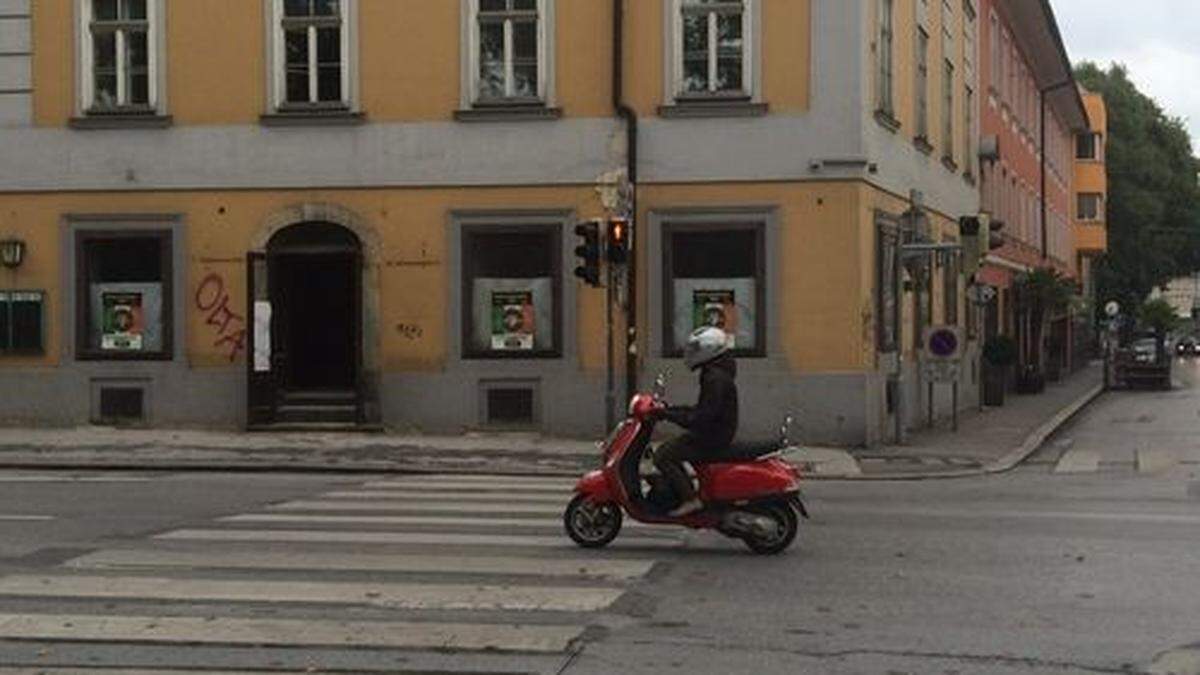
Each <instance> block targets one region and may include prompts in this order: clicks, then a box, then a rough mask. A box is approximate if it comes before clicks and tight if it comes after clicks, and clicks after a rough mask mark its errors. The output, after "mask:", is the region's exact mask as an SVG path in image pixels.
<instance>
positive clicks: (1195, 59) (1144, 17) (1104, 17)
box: [1051, 0, 1200, 154]
mask: <svg viewBox="0 0 1200 675" xmlns="http://www.w3.org/2000/svg"><path fill="white" fill-rule="evenodd" d="M1051 4H1052V5H1053V6H1054V13H1055V14H1056V15H1057V16H1058V23H1059V27H1060V28H1061V29H1062V33H1063V39H1065V40H1066V43H1067V52H1068V53H1069V54H1070V56H1071V60H1072V61H1075V62H1079V61H1084V60H1087V61H1095V62H1096V63H1098V64H1100V65H1101V66H1102V67H1106V68H1107V66H1108V64H1109V63H1111V62H1113V61H1116V62H1118V63H1123V64H1125V65H1126V66H1128V67H1129V74H1130V77H1131V78H1132V80H1133V81H1134V83H1136V84H1137V86H1138V89H1140V90H1141V91H1142V92H1143V93H1145V94H1148V95H1149V96H1151V97H1152V98H1154V99H1155V100H1156V101H1158V104H1159V105H1160V106H1162V108H1163V109H1164V110H1165V111H1166V112H1167V114H1168V115H1173V116H1176V117H1182V118H1184V119H1185V121H1186V122H1187V125H1188V128H1189V129H1190V130H1191V132H1192V150H1193V152H1195V153H1197V154H1200V41H1198V40H1197V39H1196V31H1197V29H1200V1H1198V0H1139V1H1137V2H1130V1H1129V0H1051Z"/></svg>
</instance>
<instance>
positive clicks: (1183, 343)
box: [1175, 335, 1200, 357]
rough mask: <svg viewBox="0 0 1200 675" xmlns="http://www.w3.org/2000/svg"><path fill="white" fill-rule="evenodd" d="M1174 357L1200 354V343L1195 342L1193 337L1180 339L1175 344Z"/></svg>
mask: <svg viewBox="0 0 1200 675" xmlns="http://www.w3.org/2000/svg"><path fill="white" fill-rule="evenodd" d="M1175 354H1176V356H1184V357H1192V356H1196V355H1197V354H1200V342H1197V341H1196V338H1195V337H1192V336H1191V335H1188V336H1186V337H1182V338H1180V339H1179V341H1178V342H1176V343H1175Z"/></svg>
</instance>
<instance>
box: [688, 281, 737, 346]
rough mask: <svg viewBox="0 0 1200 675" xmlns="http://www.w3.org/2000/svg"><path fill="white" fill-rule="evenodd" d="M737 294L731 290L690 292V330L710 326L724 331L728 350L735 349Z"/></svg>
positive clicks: (697, 290) (698, 290)
mask: <svg viewBox="0 0 1200 675" xmlns="http://www.w3.org/2000/svg"><path fill="white" fill-rule="evenodd" d="M739 318H740V317H739V313H738V306H737V293H736V291H734V289H732V288H724V289H720V290H712V289H696V290H694V291H692V330H696V329H697V328H701V327H704V326H712V327H714V328H720V329H721V330H723V331H725V335H726V337H727V339H728V341H729V347H730V349H734V348H736V347H737V332H738V320H739Z"/></svg>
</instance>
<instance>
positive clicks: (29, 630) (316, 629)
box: [0, 614, 583, 653]
mask: <svg viewBox="0 0 1200 675" xmlns="http://www.w3.org/2000/svg"><path fill="white" fill-rule="evenodd" d="M582 633H583V627H582V626H527V625H525V626H508V625H499V624H461V623H458V624H456V623H405V622H393V621H389V622H372V621H306V620H297V619H233V618H221V619H219V620H215V619H213V620H210V619H205V618H199V617H156V616H95V615H86V614H84V615H69V614H0V639H22V640H78V641H87V642H148V643H156V642H157V643H192V644H224V645H262V646H271V647H288V646H294V647H339V648H350V647H375V648H393V649H445V650H464V651H466V650H469V651H483V650H488V651H507V652H537V653H559V652H563V651H566V649H567V648H568V647H569V646H570V645H571V643H572V642H573V641H574V640H576V639H578V638H579V637H580V635H581V634H582Z"/></svg>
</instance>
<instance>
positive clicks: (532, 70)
mask: <svg viewBox="0 0 1200 675" xmlns="http://www.w3.org/2000/svg"><path fill="white" fill-rule="evenodd" d="M545 3H546V0H470V10H471V11H470V17H471V18H470V47H469V51H470V54H471V91H472V98H473V101H472V102H473V103H474V104H476V105H486V104H489V103H509V104H510V103H518V104H519V103H530V104H537V103H542V102H543V101H545V98H546V95H545V89H546V84H545V83H546V80H547V77H546V70H547V69H546V63H545V61H546V54H547V50H546V47H545V41H546V30H545V26H546V23H547V22H546V11H545Z"/></svg>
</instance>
